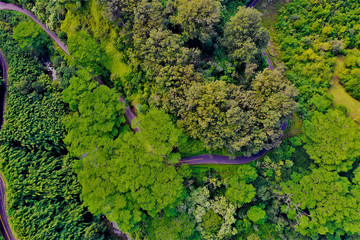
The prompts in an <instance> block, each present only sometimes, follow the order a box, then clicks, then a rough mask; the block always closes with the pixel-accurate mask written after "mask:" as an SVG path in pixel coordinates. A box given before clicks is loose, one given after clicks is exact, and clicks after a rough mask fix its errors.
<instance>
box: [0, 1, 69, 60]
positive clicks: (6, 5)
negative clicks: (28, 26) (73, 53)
mask: <svg viewBox="0 0 360 240" xmlns="http://www.w3.org/2000/svg"><path fill="white" fill-rule="evenodd" d="M0 10H11V11H16V12H21V13H23V14H25V15H26V16H28V17H30V18H31V19H32V20H34V21H35V22H36V23H37V24H38V25H39V26H40V27H42V29H44V30H45V32H46V33H47V34H49V36H50V37H51V38H52V39H54V41H55V42H56V43H57V44H58V45H59V47H60V48H61V49H62V50H63V51H64V52H65V53H66V54H67V55H69V56H70V54H69V51H68V49H67V46H66V45H65V43H63V42H62V41H61V40H60V39H59V38H58V36H57V35H56V34H55V33H54V32H52V31H50V30H49V29H48V28H47V27H46V26H45V24H43V23H41V22H40V21H39V19H37V17H36V16H35V15H34V14H33V13H31V12H30V11H28V10H26V9H23V8H22V7H20V6H19V5H16V4H13V3H4V2H0Z"/></svg>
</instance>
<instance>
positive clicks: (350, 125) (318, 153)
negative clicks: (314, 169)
mask: <svg viewBox="0 0 360 240" xmlns="http://www.w3.org/2000/svg"><path fill="white" fill-rule="evenodd" d="M303 131H304V137H303V139H304V142H305V146H304V148H305V149H306V152H307V153H308V154H309V155H310V158H311V159H313V160H314V161H315V162H316V163H318V164H319V165H320V166H321V167H324V168H326V169H328V170H336V171H339V172H342V171H348V170H349V169H351V167H352V164H353V163H354V161H355V158H356V157H358V156H360V145H359V141H360V131H359V127H358V126H356V124H355V123H354V122H353V121H352V120H351V119H350V118H347V117H346V116H345V115H344V114H343V113H342V112H340V111H338V110H331V111H329V112H328V113H326V114H322V113H319V112H315V114H314V116H313V117H312V118H311V120H310V121H309V120H306V121H304V125H303Z"/></svg>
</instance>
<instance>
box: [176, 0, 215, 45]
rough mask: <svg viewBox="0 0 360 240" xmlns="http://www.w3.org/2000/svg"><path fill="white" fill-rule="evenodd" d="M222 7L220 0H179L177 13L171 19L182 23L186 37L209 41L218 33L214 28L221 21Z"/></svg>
mask: <svg viewBox="0 0 360 240" xmlns="http://www.w3.org/2000/svg"><path fill="white" fill-rule="evenodd" d="M220 7H221V5H220V1H218V0H177V1H175V8H176V10H175V11H176V13H177V14H176V15H175V16H173V17H172V18H171V19H170V21H171V22H172V23H173V24H178V25H180V28H181V29H182V35H183V36H184V38H185V39H199V40H200V41H201V42H207V41H210V40H211V37H213V36H214V35H215V34H216V32H215V29H214V28H215V25H216V24H217V23H218V22H219V21H220ZM194 12H196V15H195V14H194Z"/></svg>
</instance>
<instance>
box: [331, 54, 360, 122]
mask: <svg viewBox="0 0 360 240" xmlns="http://www.w3.org/2000/svg"><path fill="white" fill-rule="evenodd" d="M343 69H344V57H338V58H337V60H336V65H335V73H334V77H333V80H332V82H331V87H330V88H329V91H328V93H329V94H330V95H332V96H333V97H334V105H335V106H341V105H342V106H345V107H346V108H347V110H348V115H349V116H350V117H351V118H352V119H353V120H354V121H355V122H356V123H358V124H360V101H358V100H356V99H355V98H353V97H352V96H351V95H350V94H349V93H347V92H346V90H345V88H344V87H343V86H342V85H341V84H340V82H339V77H338V75H339V73H341V71H343Z"/></svg>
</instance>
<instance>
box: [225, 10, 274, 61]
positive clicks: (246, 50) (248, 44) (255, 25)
mask: <svg viewBox="0 0 360 240" xmlns="http://www.w3.org/2000/svg"><path fill="white" fill-rule="evenodd" d="M269 39H270V37H269V33H268V32H267V30H266V29H265V28H264V27H263V26H262V25H261V13H260V12H258V11H257V10H256V9H254V8H244V7H239V8H238V12H237V13H236V14H235V15H234V16H232V17H231V18H230V21H229V22H227V23H226V25H225V29H224V38H223V41H222V44H223V46H224V47H225V48H226V49H227V52H228V54H229V56H230V58H231V59H232V60H233V61H234V62H235V64H236V65H237V66H240V65H241V64H246V65H247V67H250V66H251V63H257V62H256V58H255V57H256V55H260V54H261V53H260V49H261V48H264V47H265V46H266V45H267V43H268V42H269Z"/></svg>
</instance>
